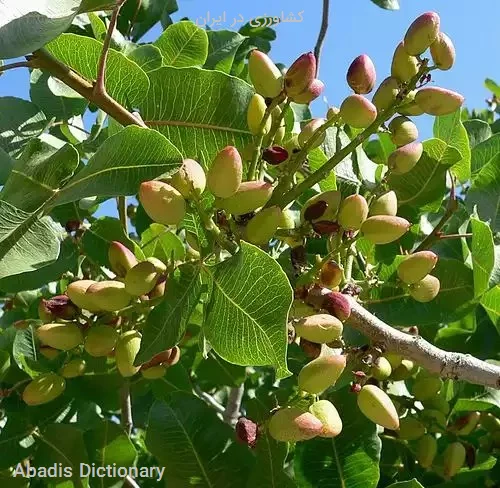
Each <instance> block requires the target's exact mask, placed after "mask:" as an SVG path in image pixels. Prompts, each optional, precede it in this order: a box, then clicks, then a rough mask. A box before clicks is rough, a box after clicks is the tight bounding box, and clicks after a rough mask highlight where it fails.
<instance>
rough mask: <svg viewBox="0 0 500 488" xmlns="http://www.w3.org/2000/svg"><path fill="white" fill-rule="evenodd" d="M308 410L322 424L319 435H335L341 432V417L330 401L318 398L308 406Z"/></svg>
mask: <svg viewBox="0 0 500 488" xmlns="http://www.w3.org/2000/svg"><path fill="white" fill-rule="evenodd" d="M309 412H311V413H312V414H313V415H314V416H315V417H316V418H317V419H319V420H320V421H321V423H322V424H323V429H322V431H321V434H319V437H330V438H332V437H337V436H338V435H339V434H340V433H341V432H342V419H341V418H340V415H339V412H338V411H337V409H336V408H335V405H333V403H332V402H330V401H328V400H318V401H317V402H314V403H313V404H312V405H311V406H310V407H309Z"/></svg>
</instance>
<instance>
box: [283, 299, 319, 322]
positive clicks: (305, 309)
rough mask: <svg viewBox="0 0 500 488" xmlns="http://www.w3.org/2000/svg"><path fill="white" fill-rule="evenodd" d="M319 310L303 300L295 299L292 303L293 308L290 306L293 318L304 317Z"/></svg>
mask: <svg viewBox="0 0 500 488" xmlns="http://www.w3.org/2000/svg"><path fill="white" fill-rule="evenodd" d="M316 313H317V312H316V310H315V309H314V307H311V306H310V305H308V304H307V303H304V302H303V301H302V300H298V299H295V300H294V301H293V303H292V308H290V313H289V314H288V315H289V318H291V319H301V318H303V317H309V316H311V315H315V314H316Z"/></svg>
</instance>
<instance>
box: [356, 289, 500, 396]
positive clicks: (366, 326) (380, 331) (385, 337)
mask: <svg viewBox="0 0 500 488" xmlns="http://www.w3.org/2000/svg"><path fill="white" fill-rule="evenodd" d="M346 297H347V295H346ZM348 299H349V301H350V303H351V315H350V317H349V319H348V321H347V324H349V325H350V326H351V327H353V328H355V329H356V330H358V331H359V332H361V333H362V334H364V335H365V336H367V337H369V338H370V339H371V341H372V342H373V343H374V344H376V345H378V346H380V347H381V348H382V350H384V351H388V352H393V353H396V354H400V355H402V356H404V357H405V358H408V359H411V360H413V361H415V362H416V363H418V364H419V365H420V366H422V367H424V368H425V369H427V370H428V371H430V372H431V373H437V374H439V375H440V376H442V377H443V378H451V379H454V380H462V381H468V382H469V383H473V384H476V385H483V386H488V387H491V388H496V389H500V367H498V366H496V365H494V364H491V363H487V362H485V361H481V360H479V359H476V358H475V357H473V356H471V355H470V354H461V353H457V352H448V351H443V350H442V349H439V348H438V347H436V346H434V345H432V344H431V343H429V342H427V341H426V340H425V339H423V338H422V337H420V336H414V335H410V334H405V333H404V332H401V331H399V330H397V329H394V328H393V327H391V326H390V325H387V324H386V323H384V322H383V321H382V320H380V319H379V318H377V317H375V315H373V314H371V313H370V312H369V311H368V310H366V309H365V308H364V307H363V306H362V305H361V304H360V303H358V302H357V301H356V300H354V299H353V298H351V297H348Z"/></svg>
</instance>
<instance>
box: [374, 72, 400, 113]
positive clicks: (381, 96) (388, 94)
mask: <svg viewBox="0 0 500 488" xmlns="http://www.w3.org/2000/svg"><path fill="white" fill-rule="evenodd" d="M398 93H399V81H398V79H397V78H394V77H393V76H389V77H388V78H386V79H385V80H384V81H382V83H380V86H379V87H378V88H377V91H376V92H375V94H374V95H373V98H372V102H373V105H375V107H376V108H377V111H378V112H382V111H384V110H387V109H388V108H389V107H390V106H391V105H392V104H393V103H394V102H395V101H396V98H397V96H398Z"/></svg>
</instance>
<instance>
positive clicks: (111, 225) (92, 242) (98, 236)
mask: <svg viewBox="0 0 500 488" xmlns="http://www.w3.org/2000/svg"><path fill="white" fill-rule="evenodd" d="M112 241H118V242H121V243H122V244H123V245H124V246H126V247H127V248H128V249H130V250H131V251H132V252H133V253H134V254H135V255H136V256H137V258H138V259H143V258H144V257H145V256H144V254H143V253H142V252H141V250H140V248H139V246H138V245H137V244H135V243H134V241H132V239H130V238H129V237H128V236H127V234H126V233H125V231H124V230H123V226H122V225H121V223H120V221H119V220H118V219H115V218H113V217H101V218H99V219H97V220H95V221H94V222H93V223H92V225H91V226H90V227H89V228H88V229H87V230H86V231H85V233H84V234H83V237H82V239H81V245H82V246H83V250H84V251H85V254H86V255H87V256H88V257H89V258H90V259H91V260H92V261H95V262H96V263H97V264H99V265H101V266H106V267H107V268H109V269H111V267H110V264H109V259H108V250H109V246H110V244H111V242H112Z"/></svg>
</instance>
